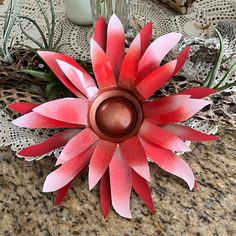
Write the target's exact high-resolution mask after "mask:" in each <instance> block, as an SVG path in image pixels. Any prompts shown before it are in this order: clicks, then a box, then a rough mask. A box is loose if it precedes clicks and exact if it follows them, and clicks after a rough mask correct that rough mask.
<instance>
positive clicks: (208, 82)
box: [204, 29, 236, 91]
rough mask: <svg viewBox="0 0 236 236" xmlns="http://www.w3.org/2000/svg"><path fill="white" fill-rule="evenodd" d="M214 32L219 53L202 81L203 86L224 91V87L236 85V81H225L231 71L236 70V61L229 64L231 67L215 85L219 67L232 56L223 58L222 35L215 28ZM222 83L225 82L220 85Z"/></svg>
mask: <svg viewBox="0 0 236 236" xmlns="http://www.w3.org/2000/svg"><path fill="white" fill-rule="evenodd" d="M215 32H216V35H217V37H218V39H219V42H220V48H219V53H218V55H217V59H216V61H215V64H214V66H213V68H212V69H211V71H210V72H209V74H208V76H207V78H206V79H205V81H204V86H206V87H208V88H214V89H216V90H218V91H224V90H226V89H229V88H232V87H234V86H236V82H233V83H228V84H226V83H225V82H227V81H228V79H229V77H230V76H231V75H232V73H233V72H234V71H235V70H236V62H235V63H233V64H232V65H231V67H230V68H229V69H228V70H227V72H226V74H225V75H224V76H223V78H222V79H221V80H220V82H218V83H217V84H216V85H215V83H216V78H217V75H218V72H219V69H220V67H221V66H222V65H223V64H225V63H226V62H227V61H229V60H230V59H231V58H232V56H231V57H229V58H224V42H223V38H222V35H221V33H220V32H219V31H218V30H217V29H215ZM222 84H225V85H223V86H222Z"/></svg>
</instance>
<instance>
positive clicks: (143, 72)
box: [137, 33, 182, 83]
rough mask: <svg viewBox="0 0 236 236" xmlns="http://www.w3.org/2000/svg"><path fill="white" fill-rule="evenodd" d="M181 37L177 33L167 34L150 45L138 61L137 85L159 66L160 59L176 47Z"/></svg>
mask: <svg viewBox="0 0 236 236" xmlns="http://www.w3.org/2000/svg"><path fill="white" fill-rule="evenodd" d="M181 37H182V35H181V34H179V33H169V34H166V35H163V36H161V37H159V38H157V39H156V40H155V41H154V42H153V43H151V45H150V46H149V47H148V49H147V50H146V52H145V53H144V55H143V57H142V59H141V60H140V63H139V72H138V79H137V83H139V82H140V81H142V80H143V79H144V78H146V77H147V76H148V75H149V74H150V73H152V72H153V71H154V70H156V69H157V68H158V67H159V66H160V64H161V61H162V59H163V58H164V57H165V56H166V55H167V54H168V52H170V50H171V49H172V48H174V47H175V46H176V44H177V43H178V42H179V41H180V39H181Z"/></svg>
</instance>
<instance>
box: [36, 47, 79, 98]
mask: <svg viewBox="0 0 236 236" xmlns="http://www.w3.org/2000/svg"><path fill="white" fill-rule="evenodd" d="M38 54H39V56H40V57H41V58H42V59H43V60H44V61H45V62H46V64H47V65H48V66H49V67H50V69H51V70H52V71H53V73H54V74H55V75H56V76H57V78H58V79H59V80H60V81H61V82H62V83H63V84H64V85H65V86H66V87H67V88H68V89H69V90H70V91H71V92H72V93H73V94H74V95H75V96H77V97H81V96H83V94H82V93H81V92H80V91H79V90H78V88H76V87H75V86H74V85H73V84H72V83H71V82H70V80H69V79H68V78H67V77H66V75H65V73H64V72H63V71H62V70H61V68H60V67H59V65H58V63H57V61H56V60H57V59H60V60H63V61H66V62H68V63H70V64H72V65H73V66H76V65H77V63H76V62H75V61H74V60H73V59H72V58H70V57H68V56H66V55H64V54H61V53H56V52H50V51H38Z"/></svg>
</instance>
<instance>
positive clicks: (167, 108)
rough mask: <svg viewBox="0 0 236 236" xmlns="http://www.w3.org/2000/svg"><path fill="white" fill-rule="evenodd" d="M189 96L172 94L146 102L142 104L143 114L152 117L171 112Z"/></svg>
mask: <svg viewBox="0 0 236 236" xmlns="http://www.w3.org/2000/svg"><path fill="white" fill-rule="evenodd" d="M189 97H190V96H189V95H172V96H168V97H162V98H158V99H156V100H154V101H152V102H147V103H145V104H144V105H143V112H144V115H145V117H146V118H152V117H155V116H156V115H160V114H165V113H168V112H171V111H173V110H175V109H177V108H178V107H180V106H181V105H182V104H183V103H184V102H185V101H187V100H188V99H189Z"/></svg>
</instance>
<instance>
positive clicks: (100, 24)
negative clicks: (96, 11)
mask: <svg viewBox="0 0 236 236" xmlns="http://www.w3.org/2000/svg"><path fill="white" fill-rule="evenodd" d="M93 38H94V40H95V41H96V42H97V44H98V45H99V46H100V47H101V48H102V49H103V51H104V52H105V51H106V44H107V23H106V21H105V19H104V18H103V17H102V16H100V17H99V18H98V20H97V22H96V25H95V28H94V35H93Z"/></svg>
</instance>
